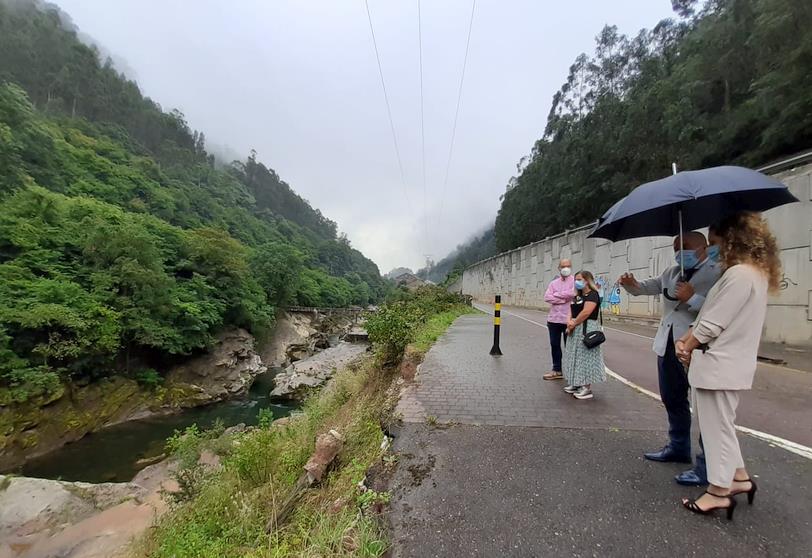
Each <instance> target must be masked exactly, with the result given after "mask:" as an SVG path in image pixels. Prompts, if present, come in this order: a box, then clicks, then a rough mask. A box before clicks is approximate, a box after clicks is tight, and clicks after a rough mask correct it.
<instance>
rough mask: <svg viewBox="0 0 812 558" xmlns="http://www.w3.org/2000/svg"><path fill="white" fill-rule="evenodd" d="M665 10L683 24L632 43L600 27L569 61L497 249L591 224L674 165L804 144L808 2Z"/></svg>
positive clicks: (731, 160) (811, 31) (785, 150)
mask: <svg viewBox="0 0 812 558" xmlns="http://www.w3.org/2000/svg"><path fill="white" fill-rule="evenodd" d="M672 3H673V5H674V8H675V11H676V12H677V14H678V15H679V19H668V20H664V21H661V22H660V23H659V24H658V25H657V26H655V27H654V28H653V29H652V30H643V31H641V32H640V33H639V34H638V35H637V36H635V37H632V38H629V37H626V36H623V35H621V34H619V33H618V31H617V28H616V27H610V26H607V27H605V28H604V29H603V31H602V32H601V33H600V35H599V36H598V37H597V45H596V49H595V54H594V55H593V56H587V55H586V54H582V55H580V56H579V57H578V58H577V59H576V60H575V63H574V64H573V65H572V66H571V68H570V73H569V76H568V77H567V81H566V83H565V84H564V85H563V86H562V87H561V89H560V91H558V93H556V94H555V96H554V98H553V103H552V108H551V109H550V114H549V117H548V120H547V127H546V129H545V131H544V135H543V137H542V138H541V139H539V140H538V141H537V142H536V144H535V146H534V147H533V150H532V152H531V154H530V155H529V157H527V158H526V159H525V160H523V161H522V163H521V167H522V168H523V170H522V172H521V174H520V175H519V176H518V177H517V178H515V179H513V180H511V183H510V185H509V186H508V191H507V193H506V194H505V195H504V198H503V201H502V206H501V208H500V210H499V215H498V217H497V219H496V244H497V247H498V249H499V250H507V249H510V248H514V247H516V246H521V245H524V244H527V243H529V242H532V241H535V240H538V239H541V238H544V237H545V236H547V235H551V234H556V233H558V232H561V231H563V230H564V229H566V228H567V227H572V226H575V225H583V224H586V223H588V222H590V221H592V220H594V219H596V218H597V217H598V216H599V215H600V214H601V213H602V212H603V211H604V210H606V209H607V208H608V207H609V206H610V205H611V204H612V203H613V202H614V201H616V200H617V199H619V198H620V197H622V196H624V195H625V194H627V193H628V192H629V190H630V189H632V188H633V187H634V186H636V185H638V184H640V183H642V182H646V181H649V180H653V179H656V178H661V177H662V176H664V175H667V174H669V172H670V170H671V162H672V161H676V162H677V164H678V165H679V167H680V168H681V169H693V168H701V167H707V166H714V165H720V164H742V165H745V166H755V165H758V164H761V163H764V162H767V161H768V160H770V159H773V158H776V157H778V156H781V155H786V154H790V153H794V152H797V151H800V150H802V149H805V148H808V147H810V146H812V96H810V95H809V91H810V88H812V3H810V2H805V1H798V0H709V1H708V2H705V3H704V5H702V7H701V9H700V8H699V6H700V5H701V4H702V3H700V2H698V1H696V0H672ZM696 10H699V11H696ZM553 208H554V209H553Z"/></svg>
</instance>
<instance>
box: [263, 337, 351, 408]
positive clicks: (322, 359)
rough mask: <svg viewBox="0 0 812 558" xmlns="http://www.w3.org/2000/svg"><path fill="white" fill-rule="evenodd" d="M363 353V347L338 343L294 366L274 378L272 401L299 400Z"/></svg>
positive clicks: (295, 363)
mask: <svg viewBox="0 0 812 558" xmlns="http://www.w3.org/2000/svg"><path fill="white" fill-rule="evenodd" d="M365 350H366V347H365V346H363V345H353V344H350V343H339V344H338V345H337V346H335V347H330V348H328V349H325V350H324V351H322V352H320V353H318V354H316V355H314V356H312V357H310V358H308V359H305V360H300V361H297V362H294V363H293V364H291V365H290V366H289V367H287V368H286V369H285V371H284V372H280V373H279V374H277V375H276V376H275V377H274V380H273V381H274V389H273V391H271V396H272V397H281V398H286V399H302V398H304V397H305V396H306V395H307V394H308V393H309V392H310V391H311V390H312V389H314V388H317V387H319V386H322V385H323V384H324V383H325V382H326V381H327V380H329V379H330V378H331V377H332V376H333V374H335V372H336V370H338V369H341V368H343V367H344V366H346V365H347V364H348V363H349V362H350V361H352V360H354V359H355V358H357V357H358V356H359V355H360V354H362V353H363V352H364V351H365Z"/></svg>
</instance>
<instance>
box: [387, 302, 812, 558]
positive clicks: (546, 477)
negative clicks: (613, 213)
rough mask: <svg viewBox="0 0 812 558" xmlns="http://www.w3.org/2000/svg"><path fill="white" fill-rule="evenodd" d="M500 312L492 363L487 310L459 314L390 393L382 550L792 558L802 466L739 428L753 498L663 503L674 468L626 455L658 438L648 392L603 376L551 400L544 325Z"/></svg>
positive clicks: (808, 464)
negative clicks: (589, 392)
mask: <svg viewBox="0 0 812 558" xmlns="http://www.w3.org/2000/svg"><path fill="white" fill-rule="evenodd" d="M503 316H504V317H503V330H504V332H505V333H504V337H503V343H502V350H503V352H504V353H505V355H504V356H503V357H500V358H492V357H490V356H488V354H487V353H488V350H489V349H490V344H491V336H492V329H491V325H490V324H491V318H490V317H489V316H486V315H479V316H464V317H462V318H460V319H459V320H458V321H457V322H456V323H455V324H454V325H453V326H452V327H451V328H450V329H449V331H448V332H447V333H446V335H445V336H444V337H442V338H441V339H440V340H439V341H438V343H437V344H436V345H435V346H434V348H432V350H431V351H430V352H429V353H428V355H427V356H426V359H425V361H424V363H423V364H422V366H421V368H420V372H419V373H418V376H417V379H416V382H415V384H414V385H413V386H411V387H410V388H408V389H407V390H406V392H405V393H404V396H403V397H402V399H401V403H400V405H399V407H398V409H399V411H400V412H401V413H402V414H403V417H404V425H403V427H402V428H401V430H400V432H399V433H396V434H397V437H396V440H395V446H394V451H396V452H398V454H399V455H400V459H399V466H398V470H397V473H396V475H395V478H394V479H393V481H392V492H393V501H392V514H391V518H392V531H393V533H392V535H393V543H394V544H393V554H394V556H414V557H426V556H450V557H457V556H484V557H491V556H652V555H668V556H694V555H696V556H702V555H714V556H736V557H741V556H806V555H807V553H808V551H809V548H812V498H810V496H812V461H810V460H808V459H805V458H803V457H800V456H797V455H795V454H792V453H789V452H786V451H784V450H782V449H779V448H776V447H771V446H770V445H769V444H767V443H764V442H762V441H760V440H757V439H754V438H752V437H750V436H743V437H742V449H743V451H744V453H745V458H746V460H747V461H748V464H749V466H750V470H751V473H752V474H754V475H758V479H759V481H760V491H759V493H758V497H757V498H756V504H755V505H754V506H753V507H752V508H750V507H748V506H747V505H746V502H745V500H744V499H741V498H740V500H741V501H740V507H739V509H738V510H737V512H736V517H735V520H734V521H733V522H727V521H726V520H724V519H723V518H722V517H721V516H719V517H700V516H695V515H692V514H690V513H688V512H687V511H685V510H682V509H681V508H680V506H679V504H678V502H679V498H680V497H682V496H686V495H687V496H693V495H695V494H697V493H698V492H699V491H698V490H697V489H685V488H683V487H680V486H678V485H676V484H675V483H674V482H673V480H672V477H673V475H674V474H675V473H677V472H678V471H680V470H681V469H682V468H684V466H680V465H672V464H657V463H651V462H647V461H645V460H644V459H642V456H641V453H642V452H643V451H645V450H649V449H653V448H656V447H658V446H660V445H661V444H662V443H663V441H664V440H665V432H664V430H665V416H664V411H663V409H662V406H661V405H660V404H659V402H657V401H655V400H654V399H652V398H650V397H647V396H645V395H642V394H640V393H638V392H637V391H635V390H633V389H631V388H629V387H627V386H625V385H624V384H621V383H620V382H618V381H615V380H610V381H608V382H606V383H604V384H601V385H596V386H593V391H594V392H595V396H596V398H595V399H594V400H592V401H577V400H575V399H573V398H572V397H569V396H567V395H566V394H564V393H563V392H562V391H561V387H563V386H562V385H561V383H560V382H545V381H543V380H541V373H542V372H544V371H546V370H548V369H549V366H550V365H549V360H548V359H549V357H548V350H547V340H546V332H545V331H543V330H541V329H540V328H539V326H537V325H534V324H532V323H530V322H528V321H526V319H527V317H525V320H523V319H520V318H519V317H518V316H515V315H510V314H507V315H506V314H505V313H504V312H503ZM610 341H611V338H610ZM637 358H638V359H640V364H641V365H645V366H650V353H649V355H646V356H645V362H644V356H643V355H640V356H638V357H637ZM619 372H622V371H619ZM806 416H807V418H809V417H810V414H809V413H808V414H807V415H806ZM429 417H434V418H433V419H429ZM434 423H436V424H434ZM448 423H452V425H449V424H448Z"/></svg>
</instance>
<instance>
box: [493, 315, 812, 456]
mask: <svg viewBox="0 0 812 558" xmlns="http://www.w3.org/2000/svg"><path fill="white" fill-rule="evenodd" d="M502 312H503V313H504V314H507V315H509V316H515V317H517V318H519V319H520V320H524V321H525V322H530V323H531V324H533V325H537V326H540V327H543V328H544V329H547V325H546V324H542V323H539V322H535V321H533V320H530V319H528V318H525V317H524V316H519V315H518V314H514V313H513V312H508V311H507V310H502ZM606 329H610V328H606ZM613 331H620V332H622V333H628V332H625V331H623V330H620V329H616V330H613ZM629 335H637V334H635V333H629ZM637 337H643V336H642V335H637ZM647 339H652V338H651V337H648V338H647ZM606 373H607V374H608V375H609V376H611V377H613V378H614V379H616V380H617V381H619V382H621V383H622V384H625V385H627V386H629V387H630V388H632V389H634V390H636V391H639V392H640V393H642V394H643V395H647V396H649V397H651V398H652V399H656V400H657V401H660V402H662V399H660V396H659V395H658V394H656V393H654V392H653V391H649V390H647V389H646V388H644V387H643V386H639V385H637V384H635V383H634V382H632V381H631V380H628V379H626V378H624V377H623V376H621V375H620V374H618V373H617V372H615V371H613V370H610V369H609V367H608V366H607V367H606ZM736 430H738V431H739V432H743V433H744V434H749V435H750V436H752V437H754V438H758V439H759V440H761V441H763V442H767V443H769V444H771V445H774V446H776V447H779V448H781V449H783V450H786V451H788V452H791V453H794V454H796V455H800V456H801V457H805V458H807V459H812V448H810V447H808V446H804V445H802V444H798V443H796V442H793V441H791V440H786V439H784V438H779V437H778V436H774V435H772V434H768V433H766V432H761V431H760V430H755V429H753V428H747V427H746V426H738V425H736Z"/></svg>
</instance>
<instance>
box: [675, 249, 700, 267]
mask: <svg viewBox="0 0 812 558" xmlns="http://www.w3.org/2000/svg"><path fill="white" fill-rule="evenodd" d="M674 259H675V260H676V261H677V265H679V264H680V263H682V265H684V266H685V269H693V268H695V267H696V264H698V263H699V258H697V257H696V252H695V251H694V250H680V251H679V252H677V253H676V254H674Z"/></svg>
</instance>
